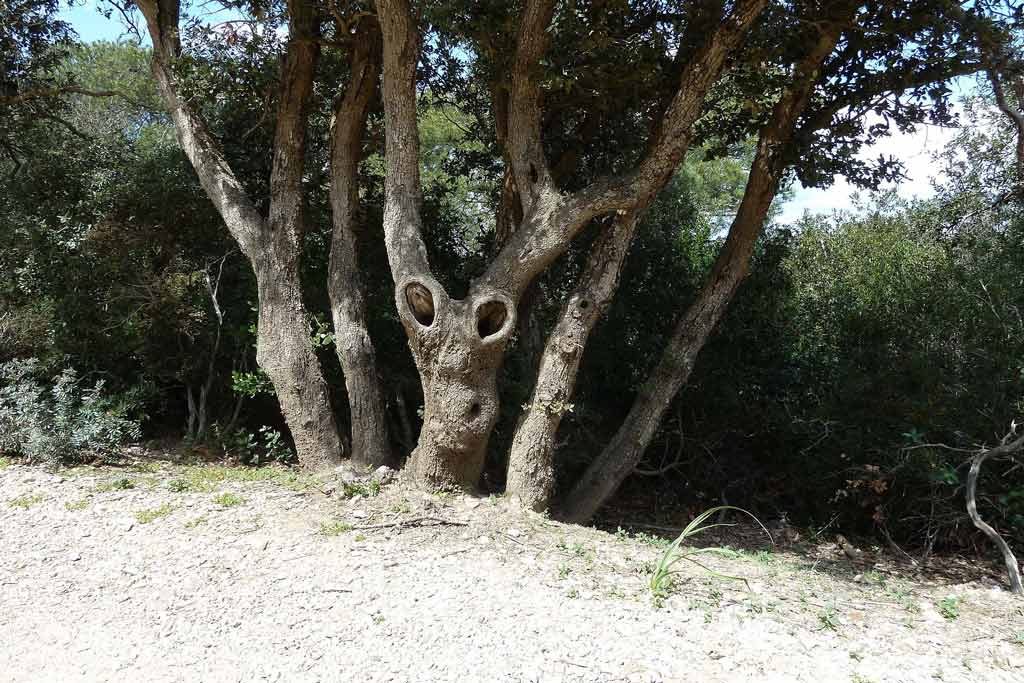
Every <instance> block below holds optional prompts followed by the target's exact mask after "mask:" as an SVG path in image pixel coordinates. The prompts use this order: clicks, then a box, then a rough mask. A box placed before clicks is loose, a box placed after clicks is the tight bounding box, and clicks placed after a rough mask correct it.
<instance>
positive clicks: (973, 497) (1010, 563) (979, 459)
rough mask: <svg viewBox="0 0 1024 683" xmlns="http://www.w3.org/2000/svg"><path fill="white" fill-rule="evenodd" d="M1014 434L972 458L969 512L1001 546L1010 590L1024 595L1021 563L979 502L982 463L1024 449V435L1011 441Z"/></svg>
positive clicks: (968, 499)
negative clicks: (988, 521)
mask: <svg viewBox="0 0 1024 683" xmlns="http://www.w3.org/2000/svg"><path fill="white" fill-rule="evenodd" d="M1012 435H1013V431H1011V432H1010V433H1009V434H1007V435H1006V437H1004V438H1003V442H1002V443H1001V444H1000V445H998V446H996V447H995V448H990V449H988V450H983V451H981V452H979V453H978V454H977V455H976V456H974V459H972V460H971V469H970V472H968V474H967V514H968V515H969V516H970V518H971V521H972V522H973V523H974V526H976V527H977V528H978V529H979V530H980V531H981V532H982V533H984V534H985V535H986V536H988V537H989V538H990V539H991V540H992V542H993V543H995V544H996V546H997V547H998V548H999V552H1001V553H1002V554H1003V562H1004V563H1005V564H1006V574H1007V576H1008V577H1009V580H1010V590H1011V591H1013V592H1014V593H1015V594H1017V595H1024V584H1022V583H1021V578H1020V565H1019V564H1018V563H1017V558H1016V557H1014V555H1013V551H1012V550H1010V546H1009V544H1008V543H1007V542H1006V541H1005V540H1003V537H1002V536H1000V535H999V532H998V531H996V530H995V529H993V528H992V527H991V526H989V525H988V524H986V523H985V521H984V520H982V519H981V515H979V514H978V503H977V489H978V475H979V474H980V473H981V466H982V464H983V463H984V462H985V461H986V460H988V459H989V458H991V457H998V456H1001V455H1008V454H1010V453H1015V452H1017V451H1019V450H1022V449H1024V435H1021V436H1020V437H1019V438H1017V440H1016V441H1012V442H1011V441H1010V438H1012Z"/></svg>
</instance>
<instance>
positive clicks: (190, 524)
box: [185, 516, 208, 529]
mask: <svg viewBox="0 0 1024 683" xmlns="http://www.w3.org/2000/svg"><path fill="white" fill-rule="evenodd" d="M207 521H208V520H207V519H206V517H205V516H200V517H196V518H195V519H190V520H189V521H187V522H185V528H186V529H195V528H196V527H197V526H199V525H200V524H206V522H207Z"/></svg>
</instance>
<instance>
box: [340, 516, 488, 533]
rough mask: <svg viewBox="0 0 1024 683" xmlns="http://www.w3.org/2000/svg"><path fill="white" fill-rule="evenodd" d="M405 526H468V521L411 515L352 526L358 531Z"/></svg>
mask: <svg viewBox="0 0 1024 683" xmlns="http://www.w3.org/2000/svg"><path fill="white" fill-rule="evenodd" d="M425 522H433V524H425ZM407 526H469V522H461V521H459V520H457V519H444V518H442V517H432V516H424V517H413V518H411V519H400V520H398V521H396V522H384V523H382V524H363V525H361V526H355V527H352V528H353V529H356V530H359V531H372V530H374V529H393V528H395V527H407Z"/></svg>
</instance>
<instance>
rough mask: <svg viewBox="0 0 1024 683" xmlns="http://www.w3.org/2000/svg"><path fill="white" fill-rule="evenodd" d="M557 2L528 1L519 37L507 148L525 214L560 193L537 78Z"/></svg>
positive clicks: (513, 77) (520, 25)
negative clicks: (543, 133) (549, 159)
mask: <svg viewBox="0 0 1024 683" xmlns="http://www.w3.org/2000/svg"><path fill="white" fill-rule="evenodd" d="M554 9H555V2H554V0H527V3H526V7H525V8H524V10H523V19H522V21H521V22H520V24H519V34H518V36H517V37H516V52H515V58H514V60H513V63H512V87H511V93H510V96H509V99H508V130H507V138H508V143H507V145H506V149H507V153H508V158H509V161H510V163H511V165H512V172H513V174H514V176H515V180H516V186H517V187H518V189H519V198H520V202H521V203H522V207H523V213H524V214H525V213H528V212H529V211H530V210H531V208H532V207H533V204H534V203H535V202H536V201H537V200H538V197H539V195H541V194H551V193H557V188H555V186H554V182H553V181H552V178H551V171H550V169H549V168H548V163H547V160H546V159H545V158H544V147H543V144H542V140H541V128H540V127H541V93H540V87H539V86H538V84H537V79H536V77H535V75H536V71H537V69H538V67H539V62H540V59H541V57H543V56H544V52H545V51H546V50H547V47H548V31H547V27H548V24H550V23H551V17H552V15H553V13H554Z"/></svg>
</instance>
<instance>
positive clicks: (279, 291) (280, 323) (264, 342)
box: [256, 259, 344, 470]
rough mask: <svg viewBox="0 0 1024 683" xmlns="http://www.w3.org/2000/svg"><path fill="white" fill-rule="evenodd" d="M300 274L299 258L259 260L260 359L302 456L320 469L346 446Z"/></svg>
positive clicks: (336, 459)
mask: <svg viewBox="0 0 1024 683" xmlns="http://www.w3.org/2000/svg"><path fill="white" fill-rule="evenodd" d="M298 275H299V274H298V264H297V263H292V264H282V263H280V262H276V263H275V262H273V261H271V260H270V259H261V260H260V261H258V262H257V264H256V284H257V290H258V292H259V322H258V326H257V332H256V362H257V363H259V366H260V367H261V368H262V369H263V371H264V372H266V373H267V375H268V376H269V377H270V381H271V382H273V384H274V391H275V392H276V393H277V400H278V403H279V404H280V406H281V413H282V414H283V415H284V419H285V422H286V423H287V424H288V429H289V430H290V431H291V433H292V440H293V441H294V442H295V452H296V453H297V454H298V456H299V462H300V463H301V464H302V466H303V467H304V468H306V469H310V470H318V469H324V468H327V467H331V466H334V465H337V464H338V463H340V462H341V458H342V455H343V452H344V447H343V445H342V442H341V438H340V437H339V434H338V427H337V424H336V423H335V419H334V412H333V411H332V410H331V403H330V400H329V399H328V394H327V383H326V382H325V381H324V378H323V373H322V371H321V368H320V361H319V359H317V357H316V353H315V352H314V351H313V347H312V345H311V344H310V341H309V316H308V314H307V313H306V309H305V306H304V304H303V302H302V291H301V289H300V286H299V277H298Z"/></svg>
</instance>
